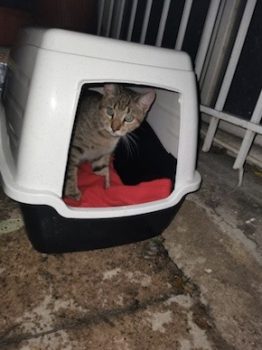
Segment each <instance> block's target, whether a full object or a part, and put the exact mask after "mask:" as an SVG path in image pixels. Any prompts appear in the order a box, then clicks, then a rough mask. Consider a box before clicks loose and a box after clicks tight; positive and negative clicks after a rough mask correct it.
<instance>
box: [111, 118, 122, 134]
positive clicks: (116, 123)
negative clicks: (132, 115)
mask: <svg viewBox="0 0 262 350" xmlns="http://www.w3.org/2000/svg"><path fill="white" fill-rule="evenodd" d="M111 128H112V130H113V131H114V132H115V131H117V130H119V129H120V128H121V123H120V121H119V120H115V119H114V120H113V121H112V123H111Z"/></svg>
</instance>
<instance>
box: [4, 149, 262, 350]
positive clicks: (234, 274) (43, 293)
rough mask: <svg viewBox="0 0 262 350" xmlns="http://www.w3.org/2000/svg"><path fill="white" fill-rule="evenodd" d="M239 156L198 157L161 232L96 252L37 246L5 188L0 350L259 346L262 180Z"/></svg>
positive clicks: (252, 349)
mask: <svg viewBox="0 0 262 350" xmlns="http://www.w3.org/2000/svg"><path fill="white" fill-rule="evenodd" d="M221 164H223V165H221ZM230 165H231V164H230V158H229V157H227V156H226V155H225V154H223V153H222V154H221V155H220V154H219V153H218V154H212V153H210V154H208V155H205V154H203V155H201V157H200V160H199V168H200V171H201V174H202V177H203V184H202V187H201V190H200V191H198V192H197V193H195V194H192V195H190V196H188V198H187V200H186V201H185V202H184V204H183V206H182V208H181V210H180V212H179V213H178V214H177V216H176V218H175V219H174V220H173V222H172V223H171V225H170V226H169V227H168V228H167V230H166V231H165V232H164V233H163V235H161V236H159V237H156V238H154V239H151V240H147V241H144V242H139V243H134V244H129V245H125V246H121V247H113V248H107V249H102V250H95V251H87V252H76V253H67V254H57V255H47V254H41V253H38V252H37V251H35V250H34V249H33V248H32V246H31V244H30V242H29V240H28V238H27V235H26V232H25V228H24V226H23V220H22V218H21V214H20V211H19V207H18V205H17V204H16V203H15V202H13V201H11V200H10V199H8V198H7V197H6V196H5V195H4V194H1V196H0V220H1V222H0V281H1V282H0V286H1V288H0V299H1V303H0V314H1V317H0V349H1V350H2V349H3V350H7V349H8V350H13V349H14V350H21V349H22V350H31V349H36V350H38V349H39V350H42V349H48V350H59V349H63V350H70V349H76V350H78V349H79V350H82V349H91V350H96V349H104V350H137V349H139V350H140V349H141V350H144V349H148V350H149V349H150V350H176V349H179V350H210V349H211V350H212V349H221V350H227V349H236V350H258V349H262V331H261V330H262V299H261V293H262V288H261V286H262V275H261V266H262V264H261V261H262V260H261V254H260V252H261V245H260V242H261V232H262V230H260V229H261V227H262V226H261V218H262V215H261V214H262V209H261V202H260V192H259V191H261V188H260V187H259V186H258V185H259V184H260V181H261V178H259V177H257V175H256V174H255V172H254V171H253V170H252V169H251V170H250V173H249V174H247V177H246V179H245V181H246V183H245V187H242V188H237V187H236V186H235V182H237V179H236V177H235V174H233V173H232V170H231V168H230ZM230 171H231V172H230ZM223 174H226V175H228V179H227V181H226V182H225V176H224V179H223ZM256 181H257V183H256ZM249 182H250V183H251V185H250V187H249V185H248V184H249ZM251 187H252V190H251ZM261 198H262V197H261Z"/></svg>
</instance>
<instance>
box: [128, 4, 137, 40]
mask: <svg viewBox="0 0 262 350" xmlns="http://www.w3.org/2000/svg"><path fill="white" fill-rule="evenodd" d="M137 2H138V0H133V5H132V10H131V15H130V20H129V26H128V31H127V41H130V40H131V38H132V34H133V29H134V23H135V18H136V10H137Z"/></svg>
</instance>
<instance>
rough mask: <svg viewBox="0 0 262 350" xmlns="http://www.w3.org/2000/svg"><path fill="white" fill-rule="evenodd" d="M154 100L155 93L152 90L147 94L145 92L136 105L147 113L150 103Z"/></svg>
mask: <svg viewBox="0 0 262 350" xmlns="http://www.w3.org/2000/svg"><path fill="white" fill-rule="evenodd" d="M155 98H156V93H155V91H154V90H150V91H148V92H146V93H145V94H143V95H142V96H141V97H140V98H139V100H138V103H139V105H140V106H141V108H142V109H143V110H144V111H145V112H147V111H148V110H149V108H150V107H151V105H152V103H153V102H154V100H155Z"/></svg>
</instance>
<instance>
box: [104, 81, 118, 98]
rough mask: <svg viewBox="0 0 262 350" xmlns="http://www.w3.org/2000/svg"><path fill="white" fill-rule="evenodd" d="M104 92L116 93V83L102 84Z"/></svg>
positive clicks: (108, 93)
mask: <svg viewBox="0 0 262 350" xmlns="http://www.w3.org/2000/svg"><path fill="white" fill-rule="evenodd" d="M104 92H105V94H106V95H109V96H110V95H111V96H114V95H115V94H116V93H117V85H116V84H104Z"/></svg>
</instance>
